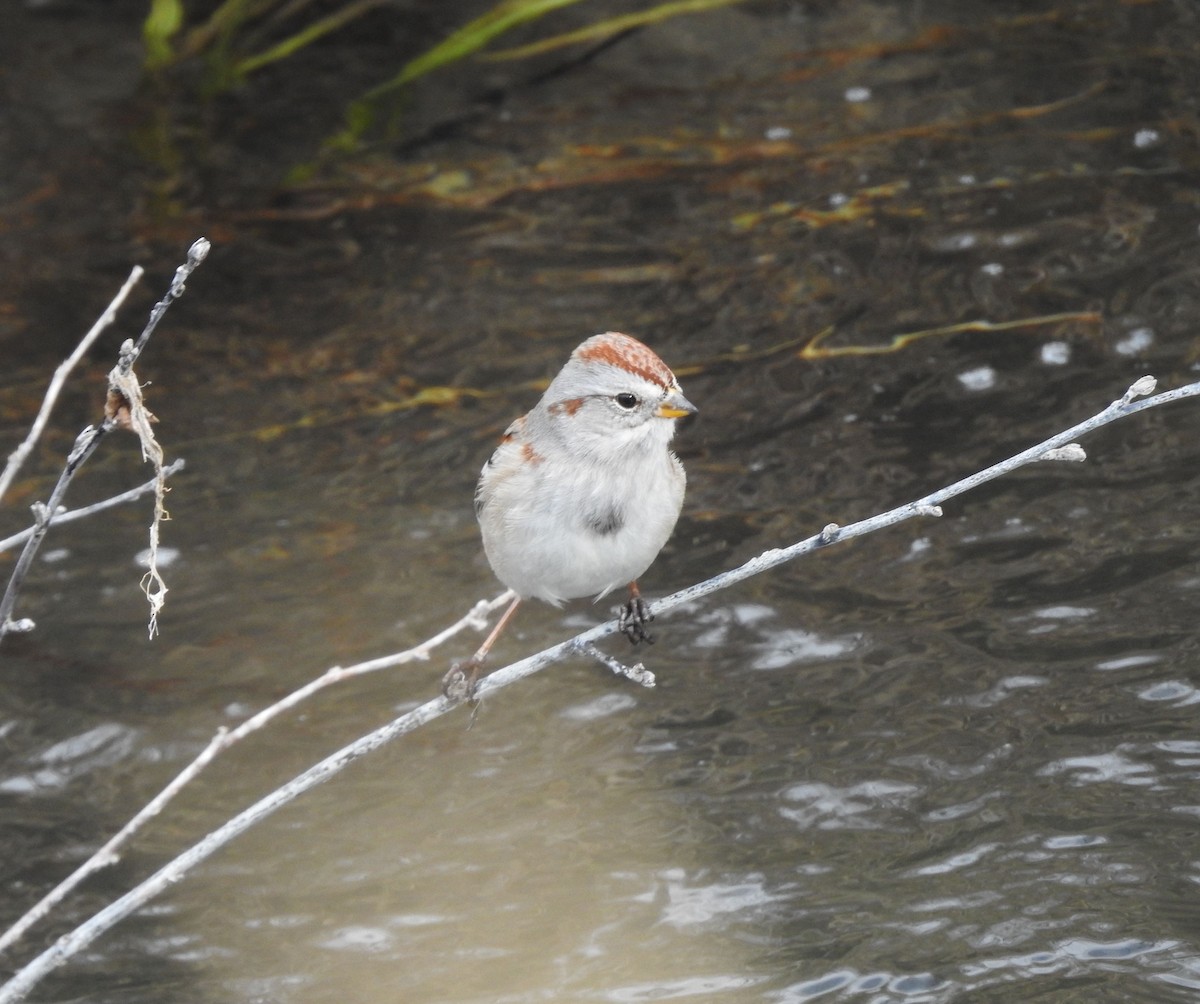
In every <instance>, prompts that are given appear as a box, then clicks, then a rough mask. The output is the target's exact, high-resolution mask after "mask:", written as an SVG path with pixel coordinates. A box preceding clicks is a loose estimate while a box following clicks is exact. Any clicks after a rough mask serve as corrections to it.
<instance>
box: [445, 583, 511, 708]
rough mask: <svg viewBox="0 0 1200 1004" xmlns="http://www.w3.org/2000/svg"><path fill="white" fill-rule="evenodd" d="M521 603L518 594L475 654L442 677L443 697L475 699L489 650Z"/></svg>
mask: <svg viewBox="0 0 1200 1004" xmlns="http://www.w3.org/2000/svg"><path fill="white" fill-rule="evenodd" d="M520 605H521V597H519V596H518V597H516V598H515V599H513V601H512V603H510V604H509V605H508V609H507V610H505V611H504V614H503V615H502V616H501V617H500V619H499V620H498V621H496V626H495V627H494V628H492V631H491V633H490V634H489V635H488V636H487V637H486V638H485V639H484V641H483V644H482V645H480V646H479V648H478V649H477V650H476V652H475V654H474V655H473V656H471V658H469V659H465V660H463V661H461V662H456V663H454V664H453V665H452V666H451V667H450V672H448V673H447V674H446V675H445V676H443V677H442V696H443V697H445V698H446V699H447V700H451V701H454V702H455V703H459V702H461V701H473V700H475V685H476V683H478V681H479V670H480V669H481V668H482V667H483V662H484V660H485V659H486V658H487V655H488V652H490V651H491V649H492V645H494V644H495V642H496V639H497V638H499V637H500V632H501V631H503V630H504V628H505V626H506V625H507V624H508V622H509V621H510V620H511V619H512V615H513V614H514V613H516V611H517V607H519V606H520Z"/></svg>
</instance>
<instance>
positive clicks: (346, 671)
mask: <svg viewBox="0 0 1200 1004" xmlns="http://www.w3.org/2000/svg"><path fill="white" fill-rule="evenodd" d="M152 484H153V483H151V485H152ZM142 487H143V489H145V488H146V487H147V486H145V485H143V486H142ZM60 518H62V517H60ZM512 598H513V594H512V592H511V591H506V592H504V593H501V594H500V595H499V596H498V597H496V598H495V599H493V600H480V601H479V602H478V603H476V604H475V605H474V606H473V607H471V609H470V610H468V611H467V613H466V614H464V615H463V616H462V617H461V618H459V620H457V621H456V622H455V623H453V624H451V625H450V626H449V627H448V628H445V629H443V630H442V631H439V632H438V633H437V634H435V635H434V636H433V637H432V638H429V639H428V640H426V641H423V642H422V643H421V644H420V645H416V646H414V647H413V648H410V649H408V650H407V651H404V652H397V653H394V654H393V655H389V656H386V657H384V658H381V659H372V660H370V661H368V662H360V663H358V664H356V665H354V666H346V667H342V666H333V667H331V668H330V669H328V670H326V671H325V672H324V673H323V674H321V676H319V677H317V678H316V679H315V680H312V681H311V682H309V683H308V684H306V685H305V686H303V687H301V688H300V689H299V690H296V691H293V692H292V693H290V694H288V695H287V696H286V697H284V698H282V699H280V700H279V701H276V702H275V703H274V704H272V705H271V706H270V707H267V708H264V709H263V710H262V711H260V712H258V713H257V714H256V715H253V716H252V717H250V718H247V719H246V720H245V721H244V722H242V723H241V724H240V725H239V726H237V727H236V728H234V729H226V728H224V727H222V728H220V729H218V730H217V734H216V735H215V736H213V738H212V739H211V740H210V741H209V743H208V745H207V746H205V747H204V749H203V750H201V752H200V753H199V755H198V756H197V757H196V758H195V759H194V760H193V761H192V762H191V763H189V764H188V765H187V766H186V767H185V768H184V769H183V770H182V771H180V772H179V773H178V774H177V775H176V776H175V778H174V779H173V780H172V781H171V783H170V784H168V785H167V786H166V787H165V788H163V790H162V791H160V792H159V793H158V794H157V795H156V796H155V797H154V798H153V799H152V800H151V801H150V802H149V803H148V804H147V805H146V806H145V807H144V808H143V809H142V810H141V811H140V812H139V813H138V814H137V815H136V816H134V817H133V818H132V819H131V820H130V821H129V822H128V823H126V824H125V825H124V826H123V827H122V828H121V829H120V831H119V832H117V833H116V834H115V835H114V836H113V837H112V839H110V840H109V841H108V842H107V843H106V844H105V845H104V846H103V847H101V848H100V849H99V850H98V851H96V852H95V853H94V854H93V855H92V856H91V857H90V858H88V860H87V861H85V862H84V863H83V864H81V865H80V866H79V867H78V868H76V869H75V871H73V872H72V873H71V874H70V875H68V876H67V877H66V878H65V879H63V880H62V881H61V882H60V883H59V884H58V885H57V886H55V887H54V888H53V889H52V890H51V891H50V892H48V893H47V894H46V895H45V896H43V897H42V898H41V899H40V900H39V901H38V902H37V903H36V904H34V905H33V906H32V907H30V908H29V910H27V911H26V913H25V915H24V916H22V917H21V918H20V919H19V920H18V921H17V922H16V923H14V924H13V925H12V926H11V927H10V928H9V929H8V930H7V931H5V932H4V934H3V935H0V952H3V951H5V950H6V949H8V948H10V947H11V946H12V945H13V944H15V943H16V942H17V941H18V940H20V938H21V937H23V936H24V934H25V932H26V931H28V930H29V928H30V927H32V926H33V925H34V924H36V923H37V922H38V921H39V920H41V919H42V918H43V917H45V916H46V915H47V914H49V912H50V911H51V910H52V909H53V908H54V907H55V906H57V905H58V904H59V903H61V902H62V901H63V899H65V898H66V897H67V895H69V894H70V892H71V891H72V890H73V889H75V888H76V886H78V885H79V883H81V882H82V881H83V880H84V879H85V878H87V877H88V876H89V875H92V874H93V873H95V872H98V871H99V870H100V869H101V868H105V867H107V866H108V865H111V864H115V863H116V862H117V861H118V860H120V851H121V849H122V848H123V847H124V846H125V845H126V844H127V843H129V841H130V840H131V839H132V838H133V836H134V835H135V834H136V833H137V832H138V831H139V830H140V829H141V828H142V827H143V826H144V825H145V824H146V823H148V822H149V821H150V820H151V819H153V818H154V817H155V816H157V815H158V814H159V813H160V812H162V810H163V809H164V808H166V806H167V804H168V803H169V802H170V801H171V799H173V798H174V797H175V796H176V795H177V794H179V792H180V791H182V790H183V788H184V787H185V786H186V785H187V784H188V783H189V782H190V781H192V780H193V779H194V778H195V777H196V776H197V775H199V773H200V772H201V771H202V770H204V768H205V767H207V766H208V765H209V764H210V763H211V762H212V761H213V760H214V759H216V757H217V755H218V754H220V753H222V752H224V751H225V750H227V749H229V748H230V747H231V746H233V745H235V744H236V743H238V742H240V741H241V740H242V739H245V738H246V736H248V735H250V734H251V733H252V732H255V731H257V730H258V729H260V728H262V727H263V726H264V725H266V724H267V723H268V722H270V721H271V720H272V719H274V718H277V717H278V716H279V715H281V714H283V712H285V711H287V710H289V709H290V708H294V707H295V706H296V705H297V704H299V703H300V702H301V701H304V700H307V699H308V698H309V697H312V696H313V695H314V694H316V693H317V692H318V691H321V690H324V689H325V688H326V687H328V686H330V685H331V684H334V683H339V682H341V681H342V680H348V679H350V678H351V677H354V676H361V675H363V674H364V673H373V672H376V671H377V670H380V669H388V668H390V667H392V666H398V665H401V664H402V663H406V662H415V661H424V660H427V659H428V658H429V654H430V652H431V651H432V650H433V649H435V648H436V647H437V646H438V645H441V644H443V643H444V642H446V641H448V640H449V639H451V638H453V637H454V636H455V635H456V634H458V633H460V632H461V631H464V630H466V629H467V628H473V629H474V630H476V631H483V630H484V629H485V628H486V627H487V615H488V614H490V613H491V612H492V611H494V610H496V609H497V608H499V607H502V606H506V605H507V604H508V603H509V602H510V601H511V600H512Z"/></svg>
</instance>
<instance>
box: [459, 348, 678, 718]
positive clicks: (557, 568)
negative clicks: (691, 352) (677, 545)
mask: <svg viewBox="0 0 1200 1004" xmlns="http://www.w3.org/2000/svg"><path fill="white" fill-rule="evenodd" d="M695 411H696V408H695V406H694V405H692V404H691V402H689V401H688V400H687V398H685V397H684V396H683V392H682V391H681V390H680V389H679V382H678V381H677V380H676V379H675V374H674V373H672V372H671V371H670V369H668V368H667V365H666V363H664V362H663V361H662V360H661V359H659V358H658V356H657V355H655V354H654V353H653V352H652V351H651V350H650V349H648V348H647V347H646V346H645V345H643V344H642V343H641V342H639V341H638V340H637V339H636V338H630V337H629V336H628V335H622V334H618V333H617V332H614V331H610V332H608V333H607V334H603V335H595V336H594V337H592V338H589V339H588V340H587V341H586V342H584V343H583V344H582V345H580V346H579V347H578V348H577V349H576V350H575V351H574V352H572V353H571V358H570V359H569V360H567V364H566V365H565V366H564V367H563V368H562V369H561V370H559V373H558V375H557V376H556V377H555V378H554V379H553V380H552V381H551V382H550V386H549V387H548V388H547V389H546V393H545V394H543V395H542V399H541V400H540V401H539V402H538V403H537V404H536V405H535V406H534V408H533V410H532V411H531V412H529V414H527V415H524V416H523V417H521V418H518V419H517V420H516V421H515V422H513V423H512V425H510V426H509V427H508V429H507V431H506V432H505V434H504V438H503V439H502V440H501V442H500V445H499V446H498V447H497V448H496V452H495V453H493V454H492V456H491V459H490V460H488V462H487V463H486V464H485V465H484V467H483V472H482V473H481V474H480V477H479V485H478V487H477V488H476V489H475V514H476V516H478V518H479V527H480V530H481V531H482V532H483V549H484V551H485V552H486V553H487V558H488V561H489V562H490V564H491V566H492V570H493V571H494V572H495V573H496V577H497V578H498V579H499V580H500V581H501V582H503V583H504V584H505V585H506V586H507V587H508V588H509V589H511V590H512V591H513V592H514V593H515V594H516V598H515V599H514V600H513V601H512V603H511V604H510V605H509V607H508V609H507V610H505V612H504V615H503V616H502V617H501V618H500V620H499V621H498V622H497V623H496V626H495V628H493V629H492V632H491V634H490V635H488V637H487V639H486V640H485V641H484V643H483V644H482V645H481V646H480V647H479V651H477V652H476V653H475V654H474V655H473V656H472V657H471V658H470V659H468V660H467V661H466V662H464V663H457V664H455V665H454V666H453V667H452V668H451V670H450V672H449V673H447V674H446V676H445V678H444V679H443V681H442V691H443V693H445V694H446V696H447V697H452V698H456V699H462V698H465V697H471V696H473V694H474V689H475V681H476V678H477V677H478V674H479V668H480V666H481V665H482V664H483V660H484V659H485V658H486V656H487V654H488V651H489V650H490V649H491V647H492V645H493V643H494V642H495V641H496V638H497V637H499V635H500V632H501V631H503V630H504V627H505V625H507V624H508V622H509V620H511V619H512V616H513V613H514V612H515V611H516V609H517V607H518V606H519V605H520V603H521V601H522V600H523V599H526V598H528V597H535V598H537V599H539V600H545V601H546V602H547V603H552V604H554V605H555V606H561V605H562V602H563V601H564V600H570V599H575V598H577V597H581V596H594V597H595V598H596V599H597V600H598V599H600V598H601V597H602V596H604V595H605V594H607V593H608V592H610V591H611V590H613V589H616V588H617V587H618V586H623V585H628V586H629V601H628V603H626V605H625V607H624V608H623V609H622V611H621V630H622V631H623V632H624V633H625V635H626V636H627V637H628V638H629V640H630V641H631V642H633V643H634V644H637V643H638V642H639V641H642V640H646V641H652V640H653V639H651V638H650V636H649V635H648V634H647V633H646V624H647V622H648V621H649V620H650V615H649V611H648V609H647V607H646V603H645V601H644V600H643V599H642V598H641V594H640V593H639V592H638V587H637V579H638V577H639V576H640V575H641V574H642V573H643V572H645V571H646V569H647V568H649V567H650V563H651V562H652V561H654V559H655V557H656V556H657V555H658V552H659V551H660V550H661V549H662V546H663V544H665V543H666V542H667V538H668V537H670V536H671V531H672V530H673V529H674V528H675V521H676V520H677V519H679V510H680V508H681V507H682V505H683V491H684V486H685V484H686V482H687V478H686V477H685V476H684V473H683V465H682V464H681V463H680V462H679V459H678V458H677V457H676V456H675V454H673V453H672V452H671V451H670V449H668V444H669V443H670V441H671V437H672V436H673V435H674V434H675V420H676V419H679V418H683V417H684V416H686V415H691V414H693V413H694V412H695Z"/></svg>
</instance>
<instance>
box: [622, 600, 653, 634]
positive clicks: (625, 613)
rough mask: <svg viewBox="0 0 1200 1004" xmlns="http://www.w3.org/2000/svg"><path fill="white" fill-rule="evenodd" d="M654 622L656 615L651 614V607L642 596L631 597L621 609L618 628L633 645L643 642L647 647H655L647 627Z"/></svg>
mask: <svg viewBox="0 0 1200 1004" xmlns="http://www.w3.org/2000/svg"><path fill="white" fill-rule="evenodd" d="M652 620H654V614H652V613H651V612H650V605H649V604H648V603H647V602H646V601H645V600H644V599H642V598H641V597H640V596H631V597H629V602H627V603H626V604H625V606H623V607H621V615H620V617H619V619H618V620H617V627H618V629H619V630H620V631H621V633H622V634H623V635H625V637H626V638H628V639H629V643H630V644H631V645H637V644H638V643H639V642H643V641H644V642H645V643H646V644H647V645H653V644H654V636H653V635H652V634H650V632H649V631H647V630H646V625H647V624H649V623H650V622H651V621H652Z"/></svg>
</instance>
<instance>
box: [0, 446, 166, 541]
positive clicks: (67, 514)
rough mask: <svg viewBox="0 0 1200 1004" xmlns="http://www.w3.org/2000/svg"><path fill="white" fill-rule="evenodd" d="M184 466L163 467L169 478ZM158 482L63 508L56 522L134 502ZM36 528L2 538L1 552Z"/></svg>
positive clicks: (164, 475) (151, 481) (79, 517)
mask: <svg viewBox="0 0 1200 1004" xmlns="http://www.w3.org/2000/svg"><path fill="white" fill-rule="evenodd" d="M184 466H185V463H184V461H183V460H182V459H179V460H174V461H172V462H171V463H170V464H168V465H167V466H166V467H164V468H163V471H162V472H163V477H167V478H169V477H170V476H171V475H172V474H178V473H179V472H180V471H182V470H183V468H184ZM157 484H158V478H151V479H150V480H149V481H147V482H145V483H144V484H140V485H138V486H137V487H136V488H130V489H129V490H128V491H124V492H121V494H120V495H113V496H112V497H111V498H106V499H103V500H101V501H100V502H93V503H92V504H91V505H85V506H80V507H79V508H78V509H61V510H59V511H58V512H57V513H55V514H54V522H55V523H56V524H62V523H70V522H73V521H74V520H77V519H84V518H85V517H87V516H93V515H95V514H96V513H98V512H103V511H104V510H105V509H112V508H113V507H114V506H119V505H123V504H124V503H126V502H133V501H135V500H136V499H140V498H141V497H142V496H143V495H145V494H146V493H147V492H152V491H154V489H155V486H156V485H157ZM35 530H36V527H32V526H31V527H30V528H29V529H28V530H22V531H21V532H20V533H14V534H13V535H12V536H11V537H5V538H4V539H3V540H0V553H3V552H4V551H11V550H12V549H13V548H14V547H16V546H17V545H18V544H23V543H24V542H25V541H27V540H28V539H29V538H30V537H31V536H33V533H34V531H35Z"/></svg>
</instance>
